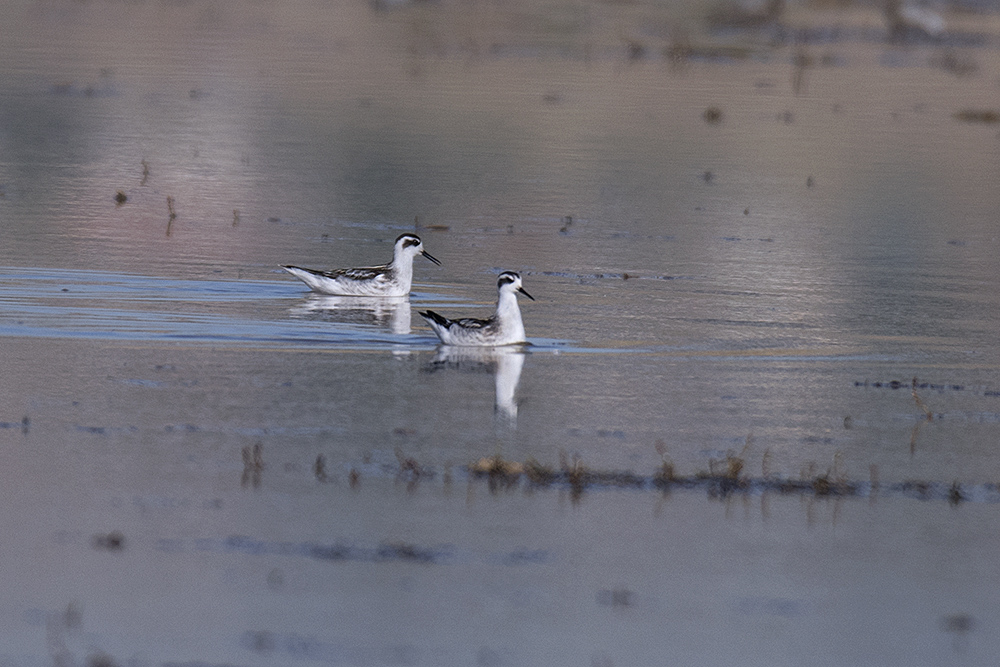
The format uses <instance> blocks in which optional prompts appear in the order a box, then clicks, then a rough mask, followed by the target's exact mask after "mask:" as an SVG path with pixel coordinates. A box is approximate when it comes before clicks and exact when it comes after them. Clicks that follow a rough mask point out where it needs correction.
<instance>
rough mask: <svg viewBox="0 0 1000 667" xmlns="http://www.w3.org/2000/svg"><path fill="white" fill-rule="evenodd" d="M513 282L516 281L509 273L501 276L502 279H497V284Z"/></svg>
mask: <svg viewBox="0 0 1000 667" xmlns="http://www.w3.org/2000/svg"><path fill="white" fill-rule="evenodd" d="M512 282H514V279H513V278H512V277H510V276H508V275H506V274H505V275H502V276H500V280H498V281H497V284H498V285H510V284H511V283H512Z"/></svg>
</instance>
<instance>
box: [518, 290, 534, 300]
mask: <svg viewBox="0 0 1000 667" xmlns="http://www.w3.org/2000/svg"><path fill="white" fill-rule="evenodd" d="M517 291H518V292H520V293H521V294H523V295H524V296H526V297H528V298H529V299H531V300H532V301H534V300H535V297H533V296H531V295H530V294H528V291H527V290H526V289H524V288H523V287H518V288H517Z"/></svg>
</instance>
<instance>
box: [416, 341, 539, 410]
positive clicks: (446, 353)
mask: <svg viewBox="0 0 1000 667" xmlns="http://www.w3.org/2000/svg"><path fill="white" fill-rule="evenodd" d="M526 354H527V352H526V348H525V347H524V346H519V345H518V346H505V347H454V346H450V345H443V346H441V347H439V348H438V352H437V355H436V356H435V357H434V360H433V361H432V362H431V363H432V370H438V369H442V368H449V367H452V368H458V369H459V370H469V371H486V372H490V373H493V379H494V386H495V391H496V399H495V403H494V409H495V413H496V415H497V418H498V420H499V421H500V422H501V423H502V424H504V425H506V426H508V427H510V428H512V429H513V428H515V427H516V426H517V386H518V384H520V382H521V369H522V368H523V367H524V358H525V356H526Z"/></svg>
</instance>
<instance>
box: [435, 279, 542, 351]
mask: <svg viewBox="0 0 1000 667" xmlns="http://www.w3.org/2000/svg"><path fill="white" fill-rule="evenodd" d="M497 291H498V292H499V295H498V296H497V310H496V312H495V313H493V316H492V317H490V318H489V319H486V320H477V319H474V318H471V317H465V318H462V319H460V320H449V319H448V318H447V317H443V316H441V315H438V314H437V313H435V312H434V311H433V310H423V311H420V316H421V317H423V318H424V319H425V320H427V323H428V324H430V325H431V328H432V329H434V333H436V334H437V336H438V338H440V339H441V342H442V343H444V344H445V345H459V346H466V345H468V346H475V347H493V346H496V345H516V344H518V343H524V342H526V341H525V338H524V324H523V323H522V322H521V309H520V308H518V307H517V294H516V293H517V292H520V293H521V294H523V295H524V296H526V297H528V298H529V299H531V300H532V301H534V300H535V297H533V296H531V295H530V294H528V293H527V292H526V291H525V290H524V288H523V287H521V276H519V275H517V274H516V273H514V272H513V271H504V272H503V273H501V274H500V276H499V277H498V278H497Z"/></svg>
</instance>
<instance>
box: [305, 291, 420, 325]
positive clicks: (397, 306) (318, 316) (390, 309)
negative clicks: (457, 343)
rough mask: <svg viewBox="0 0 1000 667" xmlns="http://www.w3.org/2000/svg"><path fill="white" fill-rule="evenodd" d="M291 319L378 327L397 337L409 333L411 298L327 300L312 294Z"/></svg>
mask: <svg viewBox="0 0 1000 667" xmlns="http://www.w3.org/2000/svg"><path fill="white" fill-rule="evenodd" d="M290 312H291V314H292V317H301V318H304V319H310V320H321V321H324V322H342V323H351V324H375V325H378V326H385V327H388V329H389V331H390V332H392V333H394V334H408V333H410V299H409V297H405V296H401V297H363V296H324V295H321V294H309V295H307V296H306V297H305V298H304V299H303V301H302V303H300V304H298V305H296V306H293V307H292V308H291V309H290Z"/></svg>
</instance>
